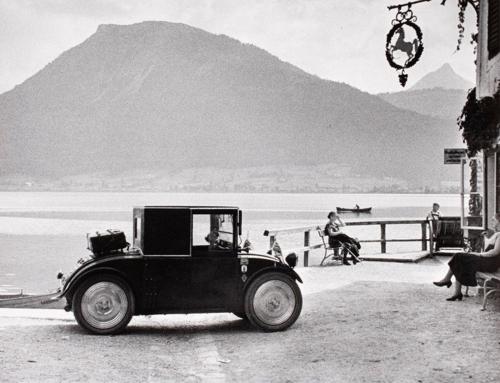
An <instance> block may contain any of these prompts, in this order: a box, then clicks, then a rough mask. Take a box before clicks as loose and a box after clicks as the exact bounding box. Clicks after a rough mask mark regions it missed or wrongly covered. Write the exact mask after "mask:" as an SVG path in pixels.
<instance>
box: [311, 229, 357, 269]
mask: <svg viewBox="0 0 500 383" xmlns="http://www.w3.org/2000/svg"><path fill="white" fill-rule="evenodd" d="M317 231H318V235H319V237H320V238H321V242H323V249H324V250H325V254H324V255H323V259H322V260H321V263H320V264H319V265H320V266H323V263H324V262H325V261H326V260H327V259H330V260H332V261H333V260H334V261H340V262H342V259H343V258H344V257H343V255H342V254H343V252H344V251H347V252H348V253H349V255H350V256H351V259H355V260H356V261H357V262H361V260H360V259H359V258H358V257H357V256H356V255H355V254H354V253H353V252H352V251H351V250H350V249H349V247H348V246H345V244H343V243H342V242H338V246H334V247H331V246H330V244H329V242H328V236H327V235H325V233H324V231H323V229H321V228H320V227H318V228H317ZM325 238H326V239H325Z"/></svg>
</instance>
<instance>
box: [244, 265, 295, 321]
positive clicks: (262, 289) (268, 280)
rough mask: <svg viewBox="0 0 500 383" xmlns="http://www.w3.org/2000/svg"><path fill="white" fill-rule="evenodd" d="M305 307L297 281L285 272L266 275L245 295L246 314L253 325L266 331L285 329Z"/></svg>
mask: <svg viewBox="0 0 500 383" xmlns="http://www.w3.org/2000/svg"><path fill="white" fill-rule="evenodd" d="M301 310H302V294H301V292H300V289H299V287H298V286H297V283H295V281H294V280H293V279H292V278H290V277H289V276H288V275H286V274H283V273H276V272H269V273H266V274H263V275H261V276H259V277H257V279H255V281H253V282H252V284H251V285H250V286H249V288H248V290H247V292H246V294H245V313H246V316H247V318H248V320H249V321H250V323H252V324H253V325H254V326H256V327H258V328H260V329H262V330H264V331H282V330H285V329H287V328H288V327H290V326H291V325H292V324H294V323H295V321H296V320H297V318H298V317H299V315H300V311H301Z"/></svg>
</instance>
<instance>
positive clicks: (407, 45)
mask: <svg viewBox="0 0 500 383" xmlns="http://www.w3.org/2000/svg"><path fill="white" fill-rule="evenodd" d="M394 33H395V34H397V35H398V39H397V40H396V43H395V44H393V45H391V53H392V52H394V51H401V52H404V53H406V55H407V56H408V60H407V62H408V61H410V60H411V59H412V58H413V57H414V56H415V55H414V54H413V51H414V50H415V51H416V50H417V48H418V40H417V39H413V42H409V41H405V31H404V29H403V26H401V27H400V28H398V29H397V30H396V31H395V32H394Z"/></svg>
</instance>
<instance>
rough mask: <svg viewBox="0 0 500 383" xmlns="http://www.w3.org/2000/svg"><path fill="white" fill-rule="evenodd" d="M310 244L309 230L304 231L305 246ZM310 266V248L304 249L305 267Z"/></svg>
mask: <svg viewBox="0 0 500 383" xmlns="http://www.w3.org/2000/svg"><path fill="white" fill-rule="evenodd" d="M307 246H309V231H305V232H304V247H307ZM307 266H309V250H304V267H307Z"/></svg>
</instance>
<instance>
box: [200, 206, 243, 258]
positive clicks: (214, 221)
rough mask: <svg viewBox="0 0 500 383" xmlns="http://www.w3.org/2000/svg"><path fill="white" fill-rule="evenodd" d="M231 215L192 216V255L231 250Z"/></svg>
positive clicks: (232, 245) (207, 214)
mask: <svg viewBox="0 0 500 383" xmlns="http://www.w3.org/2000/svg"><path fill="white" fill-rule="evenodd" d="M233 230H234V229H233V216H232V215H231V214H210V213H196V214H193V241H192V246H193V255H196V254H202V253H203V252H205V253H208V252H224V251H226V252H227V251H229V250H233V248H234V244H233Z"/></svg>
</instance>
